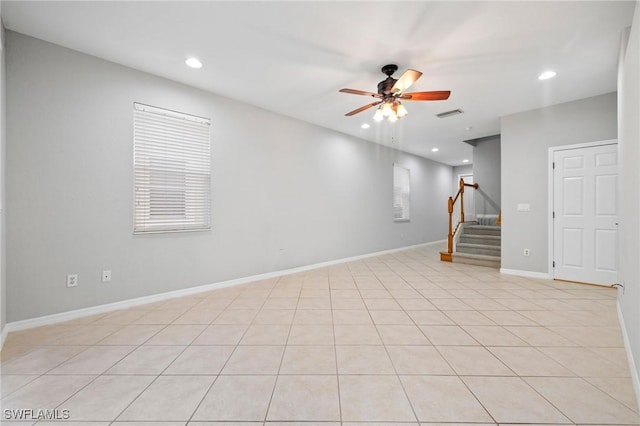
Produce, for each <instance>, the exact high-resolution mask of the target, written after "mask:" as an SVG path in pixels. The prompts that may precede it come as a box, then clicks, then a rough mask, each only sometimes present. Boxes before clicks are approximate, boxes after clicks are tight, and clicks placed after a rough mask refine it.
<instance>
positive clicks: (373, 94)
mask: <svg viewBox="0 0 640 426" xmlns="http://www.w3.org/2000/svg"><path fill="white" fill-rule="evenodd" d="M338 92H342V93H351V94H352V95H363V96H372V97H374V98H381V97H382V95H381V94H379V93H373V92H365V91H364V90H356V89H340V90H338Z"/></svg>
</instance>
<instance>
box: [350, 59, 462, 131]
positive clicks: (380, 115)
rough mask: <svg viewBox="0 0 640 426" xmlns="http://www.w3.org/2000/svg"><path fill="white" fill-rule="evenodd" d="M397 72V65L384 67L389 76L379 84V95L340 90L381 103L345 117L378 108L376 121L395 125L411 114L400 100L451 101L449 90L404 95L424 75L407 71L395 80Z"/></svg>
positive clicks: (360, 109) (370, 105) (372, 104)
mask: <svg viewBox="0 0 640 426" xmlns="http://www.w3.org/2000/svg"><path fill="white" fill-rule="evenodd" d="M397 70H398V66H397V65H395V64H389V65H385V66H383V67H382V72H383V73H384V74H385V75H386V76H387V78H386V79H384V80H382V81H381V82H380V83H378V93H373V92H366V91H363V90H356V89H340V92H342V93H350V94H352V95H362V96H371V97H374V98H377V99H380V100H379V101H376V102H372V103H370V104H368V105H365V106H362V107H360V108H357V109H354V110H353V111H350V112H348V113H346V114H345V115H346V116H347V117H350V116H352V115H356V114H358V113H360V112H362V111H365V110H367V109H369V108H372V107H374V106H377V107H378V108H377V109H376V112H375V114H374V115H373V119H374V121H378V122H380V121H382V120H384V119H385V118H386V119H387V121H389V122H391V123H394V122H396V121H398V120H399V119H401V118H403V117H406V116H407V114H409V111H407V109H406V108H405V106H404V105H402V102H400V99H402V100H407V101H443V100H446V99H449V96H450V95H451V92H450V91H448V90H442V91H430V92H413V93H404V91H405V90H407V89H408V88H409V87H410V86H411V85H413V83H415V82H416V80H418V79H419V78H420V76H422V73H421V72H420V71H416V70H407V71H405V73H404V74H402V76H400V78H399V79H395V78H393V77H391V76H392V75H393V73H394V72H396V71H397Z"/></svg>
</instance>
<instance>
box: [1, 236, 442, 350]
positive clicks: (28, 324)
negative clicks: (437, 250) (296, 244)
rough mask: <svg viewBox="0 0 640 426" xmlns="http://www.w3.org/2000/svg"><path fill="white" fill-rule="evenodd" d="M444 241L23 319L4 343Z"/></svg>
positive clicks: (9, 328) (7, 327)
mask: <svg viewBox="0 0 640 426" xmlns="http://www.w3.org/2000/svg"><path fill="white" fill-rule="evenodd" d="M444 242H445V240H439V241H432V242H429V243H423V244H416V245H412V246H406V247H400V248H395V249H389V250H384V251H379V252H375V253H368V254H362V255H358V256H352V257H347V258H343V259H336V260H330V261H327V262H321V263H315V264H312V265H305V266H299V267H297V268H291V269H285V270H280V271H274V272H267V273H264V274H258V275H252V276H249V277H244V278H237V279H233V280H228V281H221V282H217V283H213V284H205V285H201V286H197V287H190V288H185V289H180V290H174V291H169V292H166V293H159V294H153V295H150V296H143V297H138V298H135V299H129V300H123V301H120V302H114V303H108V304H105V305H98V306H92V307H89V308H83V309H76V310H73V311H68V312H61V313H58V314H52V315H45V316H42V317H37V318H30V319H26V320H21V321H14V322H10V323H7V324H6V325H5V327H4V330H3V332H2V333H3V334H2V335H3V340H4V336H6V334H7V333H9V332H12V331H19V330H26V329H28V328H34V327H41V326H43V325H51V324H57V323H60V322H65V321H71V320H74V319H78V318H83V317H88V316H91V315H97V314H103V313H106V312H113V311H118V310H121V309H127V308H133V307H136V306H140V305H146V304H149V303H154V302H159V301H162V300H167V299H173V298H176V297H183V296H191V295H194V294H198V293H204V292H206V291H211V290H218V289H221V288H225V287H232V286H236V285H240V284H247V283H251V282H254V281H260V280H266V279H269V278H275V277H280V276H282V275H291V274H297V273H300V272H306V271H310V270H312V269H319V268H325V267H327V266H333V265H338V264H341V263H346V262H353V261H356V260H361V259H367V258H370V257H376V256H382V255H385V254H390V253H396V252H399V251H404V250H411V249H416V248H420V247H426V246H430V245H435V244H442V243H444Z"/></svg>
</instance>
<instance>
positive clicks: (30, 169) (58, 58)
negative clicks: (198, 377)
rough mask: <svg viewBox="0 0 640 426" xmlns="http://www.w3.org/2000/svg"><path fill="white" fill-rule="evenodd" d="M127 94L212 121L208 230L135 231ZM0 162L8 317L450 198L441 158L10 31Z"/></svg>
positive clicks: (306, 250)
mask: <svg viewBox="0 0 640 426" xmlns="http://www.w3.org/2000/svg"><path fill="white" fill-rule="evenodd" d="M205 72H206V70H205ZM133 102H142V103H146V104H151V105H155V106H159V107H164V108H169V109H173V110H177V111H184V112H187V113H191V114H195V115H199V116H204V117H210V118H211V119H212V169H213V170H212V199H213V203H212V204H213V213H212V225H213V230H212V231H211V232H192V233H177V234H159V235H142V236H141V235H136V236H134V235H133V234H132V220H133V219H132V216H133V213H132V197H133V195H132V194H133V189H132V182H133V175H132V167H133V166H132V116H133V113H132V104H133ZM336 114H337V115H336V119H339V117H338V115H339V112H338V111H336ZM7 159H8V161H7V183H6V185H7V212H6V213H7V231H8V232H7V265H8V268H7V286H8V287H7V298H8V300H10V301H11V303H10V304H9V306H8V307H7V308H8V320H9V321H17V320H22V319H27V318H33V317H37V316H42V315H46V314H52V313H57V312H65V311H68V310H72V309H77V308H83V307H89V306H94V305H99V304H104V303H110V302H115V301H120V300H126V299H130V298H134V297H139V296H145V295H150V294H156V293H161V292H166V291H171V290H176V289H181V288H187V287H192V286H197V285H202V284H209V283H214V282H219V281H223V280H229V279H234V278H239V277H246V276H251V275H255V274H260V273H265V272H269V271H275V270H282V269H286V268H292V267H296V266H301V265H308V264H313V263H317V262H322V261H328V260H332V259H340V258H344V257H348V256H354V255H359V254H365V253H371V252H376V251H380V250H385V249H391V248H397V247H404V246H409V245H413V244H418V243H423V242H428V241H434V240H440V239H444V238H445V237H446V233H447V213H446V207H445V203H446V202H445V201H443V202H442V203H437V202H433V200H446V199H447V197H448V196H449V195H450V193H451V181H452V177H451V176H452V174H451V173H452V169H451V167H450V166H446V165H443V164H440V163H436V162H433V161H430V160H426V159H424V158H421V157H416V156H413V155H409V154H406V153H402V152H399V151H395V150H392V149H389V148H387V147H383V146H380V145H375V144H371V143H369V142H365V141H363V140H360V139H357V138H353V137H350V136H347V135H344V134H340V133H336V132H334V131H330V130H327V129H323V128H320V127H316V126H313V125H310V124H308V123H304V122H301V121H297V120H293V119H290V118H287V117H283V116H279V115H276V114H273V113H270V112H267V111H265V110H262V109H259V108H255V107H252V106H249V105H246V104H242V103H239V102H235V101H232V100H229V99H226V98H222V97H219V96H216V95H213V94H210V93H207V92H203V91H200V90H196V89H193V88H190V87H187V86H184V85H181V84H177V83H174V82H171V81H168V80H165V79H162V78H158V77H154V76H151V75H148V74H145V73H142V72H138V71H135V70H132V69H129V68H125V67H122V66H119V65H116V64H113V63H109V62H106V61H103V60H100V59H97V58H94V57H91V56H87V55H84V54H81V53H79V52H75V51H71V50H68V49H64V48H61V47H59V46H55V45H52V44H49V43H45V42H42V41H39V40H36V39H33V38H29V37H26V36H23V35H20V34H17V33H13V32H8V33H7ZM394 162H400V163H402V164H403V165H405V166H407V167H409V168H410V170H411V182H412V188H411V190H412V191H411V197H412V198H411V201H412V205H411V221H410V222H408V223H394V222H393V209H392V181H391V177H392V164H393V163H394ZM102 269H111V270H112V271H113V282H112V283H110V284H101V283H100V282H99V279H100V271H101V270H102ZM70 273H78V274H79V286H78V287H77V288H72V289H67V288H66V287H65V277H66V275H67V274H70Z"/></svg>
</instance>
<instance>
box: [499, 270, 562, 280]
mask: <svg viewBox="0 0 640 426" xmlns="http://www.w3.org/2000/svg"><path fill="white" fill-rule="evenodd" d="M500 273H501V274H506V275H517V276H519V277H527V278H541V279H545V280H548V279H549V278H550V276H549V274H547V273H546V272H533V271H521V270H519V269H506V268H500Z"/></svg>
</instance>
